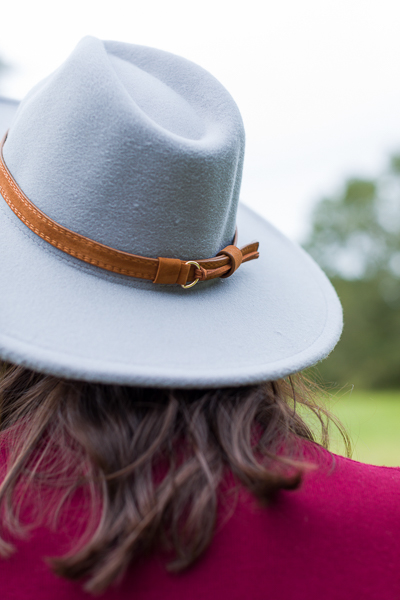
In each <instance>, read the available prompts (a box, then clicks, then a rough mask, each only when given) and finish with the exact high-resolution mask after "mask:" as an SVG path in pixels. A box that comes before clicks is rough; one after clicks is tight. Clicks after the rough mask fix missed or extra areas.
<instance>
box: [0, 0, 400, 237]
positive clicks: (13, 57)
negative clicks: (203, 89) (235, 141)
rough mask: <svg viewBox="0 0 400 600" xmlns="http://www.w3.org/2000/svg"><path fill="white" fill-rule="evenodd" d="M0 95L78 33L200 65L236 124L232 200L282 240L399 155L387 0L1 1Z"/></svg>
mask: <svg viewBox="0 0 400 600" xmlns="http://www.w3.org/2000/svg"><path fill="white" fill-rule="evenodd" d="M1 4H2V6H1V11H0V14H1V25H2V27H1V34H0V57H1V58H2V60H3V61H5V62H7V63H8V64H9V65H10V66H11V67H13V68H12V69H11V68H10V70H9V71H8V74H7V73H6V76H5V77H4V79H3V80H2V81H1V83H0V93H1V94H2V95H3V96H9V97H14V98H17V99H21V98H22V97H23V96H24V95H25V93H26V92H27V91H28V90H29V89H30V88H31V87H32V86H33V85H34V84H35V83H36V82H37V81H38V80H40V79H41V78H43V77H45V76H46V75H48V74H49V73H50V72H51V71H52V70H54V69H55V68H57V67H58V66H59V64H61V62H62V61H63V60H65V59H66V57H67V56H68V55H69V54H70V52H71V51H72V50H73V48H74V46H75V45H76V43H77V42H78V41H79V40H80V39H81V38H82V37H83V36H85V35H94V36H96V37H99V38H101V39H109V40H119V41H124V42H130V43H136V44H144V45H147V46H154V47H157V48H161V49H163V50H167V51H169V52H174V53H176V54H179V55H182V56H184V57H186V58H188V59H190V60H193V61H194V62H196V63H198V64H200V65H201V66H202V67H204V68H206V69H207V70H209V71H210V72H211V73H212V74H213V75H214V76H215V77H217V79H219V80H220V81H221V82H222V84H223V85H224V86H225V87H226V88H227V89H228V90H229V92H230V93H231V94H232V96H233V98H234V99H235V100H236V103H237V104H238V106H239V109H240V111H241V113H242V117H243V120H244V124H245V129H246V137H247V142H246V158H245V166H244V173H243V183H242V193H241V197H242V200H243V201H244V202H245V203H246V204H248V205H249V206H251V207H252V208H254V209H255V210H257V211H258V212H260V213H261V214H262V215H263V216H264V217H265V218H267V219H268V220H269V221H271V222H272V223H274V224H275V225H276V226H277V227H278V228H279V229H281V230H282V231H283V232H284V233H285V234H287V235H288V236H289V237H291V238H292V239H295V240H297V241H301V240H303V239H304V238H305V237H306V235H307V231H308V228H309V222H310V214H311V211H312V207H313V206H314V205H315V203H316V202H317V201H318V199H319V198H321V197H322V196H325V195H331V194H334V193H337V192H338V190H340V189H341V187H342V186H343V183H344V181H345V179H346V178H348V177H354V176H367V177H373V176H375V175H376V174H378V173H379V172H380V171H381V170H382V169H384V167H385V165H386V163H387V160H388V157H389V156H390V154H391V153H393V152H396V151H400V66H399V63H400V61H399V58H400V34H399V31H400V27H399V25H400V2H399V0H333V1H331V0H279V1H278V0H274V1H270V0H262V1H261V0H246V1H244V0H242V1H241V2H238V1H237V0H202V2H201V3H200V2H196V1H195V0H192V1H188V0H146V1H143V0H141V2H138V1H126V0H112V2H111V1H108V2H105V1H104V0H69V1H68V3H67V2H64V1H63V0H59V1H58V2H54V0H53V1H49V0H35V2H32V0H30V1H27V0H13V1H8V2H5V1H4V0H3V2H2V3H1Z"/></svg>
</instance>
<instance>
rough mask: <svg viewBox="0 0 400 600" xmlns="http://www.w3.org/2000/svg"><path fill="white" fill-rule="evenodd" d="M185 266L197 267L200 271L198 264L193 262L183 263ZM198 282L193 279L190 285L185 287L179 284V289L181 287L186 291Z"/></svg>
mask: <svg viewBox="0 0 400 600" xmlns="http://www.w3.org/2000/svg"><path fill="white" fill-rule="evenodd" d="M185 265H194V266H195V267H197V268H198V269H200V265H199V263H197V262H196V261H195V260H188V261H187V262H185ZM198 281H199V280H198V279H195V280H194V281H192V283H187V284H185V285H182V284H181V287H183V289H184V290H187V289H189V288H191V287H193V286H194V285H196V283H197V282H198Z"/></svg>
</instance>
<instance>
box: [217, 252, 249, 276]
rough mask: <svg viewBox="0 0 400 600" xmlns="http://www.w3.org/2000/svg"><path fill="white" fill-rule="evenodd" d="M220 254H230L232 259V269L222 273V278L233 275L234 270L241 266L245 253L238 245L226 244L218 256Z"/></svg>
mask: <svg viewBox="0 0 400 600" xmlns="http://www.w3.org/2000/svg"><path fill="white" fill-rule="evenodd" d="M220 254H225V256H228V257H229V258H230V260H231V268H230V270H229V271H228V272H227V273H226V274H225V275H221V279H226V278H227V277H230V276H231V275H233V274H234V272H235V271H236V270H237V269H238V268H239V267H240V265H241V264H242V261H243V254H242V251H241V250H239V248H238V247H237V246H226V248H223V249H222V250H221V252H218V254H217V256H219V255H220Z"/></svg>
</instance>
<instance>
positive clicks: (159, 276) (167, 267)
mask: <svg viewBox="0 0 400 600" xmlns="http://www.w3.org/2000/svg"><path fill="white" fill-rule="evenodd" d="M181 267H182V261H181V260H179V258H163V257H159V258H158V269H157V273H156V277H155V279H153V283H166V284H168V283H170V284H171V283H178V279H179V276H180V273H181Z"/></svg>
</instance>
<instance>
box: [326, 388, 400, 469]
mask: <svg viewBox="0 0 400 600" xmlns="http://www.w3.org/2000/svg"><path fill="white" fill-rule="evenodd" d="M329 408H330V410H331V412H333V414H335V415H336V416H337V417H339V419H340V420H341V422H342V423H343V425H344V426H345V427H346V430H347V433H348V434H349V436H350V439H351V441H352V446H353V456H352V458H353V459H354V460H358V461H361V462H365V463H370V464H374V465H386V466H400V390H395V391H382V392H379V391H353V392H351V393H350V392H347V393H344V394H342V395H340V397H335V398H333V399H332V400H331V402H330V406H329ZM332 437H333V444H332V447H331V449H332V451H333V452H336V453H337V454H344V444H343V442H341V441H340V439H339V436H338V434H337V433H336V432H335V433H333V434H332Z"/></svg>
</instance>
